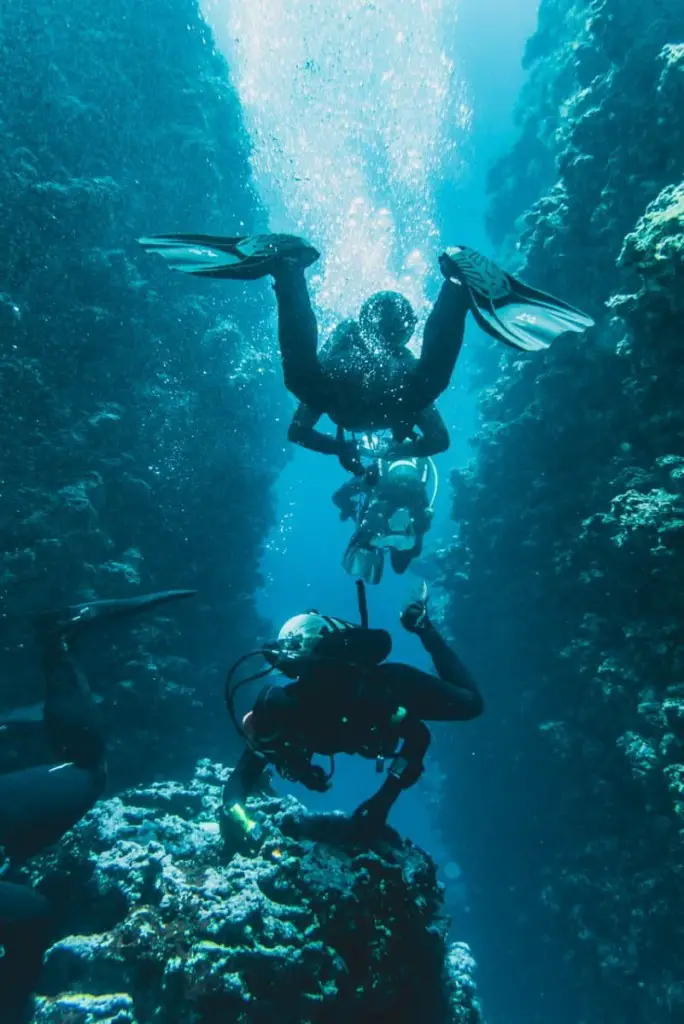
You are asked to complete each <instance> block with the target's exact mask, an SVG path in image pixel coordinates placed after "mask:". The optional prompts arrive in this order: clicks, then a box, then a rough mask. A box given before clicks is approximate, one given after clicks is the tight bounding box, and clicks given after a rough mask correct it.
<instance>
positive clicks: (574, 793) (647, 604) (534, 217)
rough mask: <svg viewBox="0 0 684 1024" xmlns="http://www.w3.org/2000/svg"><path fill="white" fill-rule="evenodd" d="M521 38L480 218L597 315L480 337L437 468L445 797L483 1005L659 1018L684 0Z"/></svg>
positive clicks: (670, 853) (668, 965) (548, 1013)
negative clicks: (440, 479)
mask: <svg viewBox="0 0 684 1024" xmlns="http://www.w3.org/2000/svg"><path fill="white" fill-rule="evenodd" d="M527 61H528V65H529V66H530V69H531V73H530V78H529V83H528V85H527V87H526V91H525V94H524V96H523V98H522V101H521V105H520V109H519V114H518V120H519V124H520V127H521V138H520V142H519V144H518V146H517V147H516V148H515V150H514V151H513V152H512V153H511V154H509V156H508V157H507V158H506V159H505V160H504V161H503V162H502V163H501V164H500V165H499V166H497V167H496V168H495V169H494V171H493V172H492V175H491V179H490V185H491V188H492V190H493V195H492V215H491V216H492V227H493V228H494V229H495V236H496V240H497V241H498V242H500V243H501V244H502V246H503V250H504V251H505V252H506V253H507V254H508V255H509V256H510V251H511V247H510V239H511V238H513V237H515V238H516V239H518V240H519V243H520V244H519V250H518V269H519V270H520V272H521V274H522V275H523V276H524V277H525V279H526V280H529V282H530V283H531V284H533V285H536V286H537V287H541V288H544V289H547V290H549V291H551V292H554V293H556V294H560V295H562V296H563V297H565V298H566V299H568V300H569V301H571V302H575V303H577V304H578V305H581V306H582V307H584V308H586V309H587V310H588V311H589V312H590V313H592V315H594V316H595V317H596V318H597V321H598V325H597V328H596V329H595V330H593V331H592V332H590V333H589V334H588V335H586V336H585V337H583V338H581V339H579V340H578V339H577V338H575V337H572V338H570V337H568V338H567V339H561V340H560V342H559V343H558V344H556V345H554V347H553V349H552V350H551V351H549V352H548V353H546V354H544V355H542V356H536V355H535V356H533V357H532V356H530V357H526V356H525V357H522V356H519V355H514V354H506V355H504V356H502V364H501V374H500V377H499V380H498V381H497V382H496V384H495V385H494V386H492V387H491V388H489V389H488V391H487V392H486V393H485V395H484V398H483V401H482V405H481V413H482V426H481V430H480V432H479V436H478V437H477V438H476V439H475V442H474V445H475V452H474V455H475V458H474V462H473V464H472V466H471V468H470V469H469V470H468V471H466V472H464V473H462V474H459V475H458V476H457V477H456V479H455V480H454V507H453V517H454V520H455V522H456V523H457V524H458V534H457V537H456V538H455V540H454V543H453V545H452V546H451V547H450V548H449V549H448V550H445V551H444V552H443V553H442V557H441V572H442V582H443V585H444V588H445V590H446V592H447V596H448V601H447V606H446V610H445V619H446V624H447V625H448V627H449V628H450V630H451V632H452V633H453V634H454V636H456V637H457V638H459V640H460V641H462V644H465V647H466V649H467V651H468V653H469V656H470V660H471V661H472V663H473V666H474V668H475V669H476V670H477V671H478V673H479V675H480V677H481V681H482V684H483V687H484V688H485V693H486V697H487V700H488V707H487V715H486V716H485V719H483V721H482V724H481V726H479V727H478V730H477V732H476V733H474V734H473V735H474V737H475V738H474V739H473V743H472V744H469V745H468V746H467V749H464V750H463V752H462V753H458V752H456V751H455V752H454V754H453V758H452V762H451V764H450V765H449V771H450V773H453V776H454V778H455V780H456V781H455V783H454V788H455V793H454V795H453V799H452V801H451V802H450V806H449V809H448V810H447V814H448V815H451V831H452V835H453V836H454V841H455V843H456V845H457V849H458V853H459V856H460V859H461V861H462V862H463V865H464V868H465V874H466V878H468V879H469V883H470V903H471V909H472V912H473V918H472V919H473V931H471V933H470V934H471V937H473V938H474V937H475V934H474V933H475V931H479V934H480V940H479V942H480V945H479V946H478V942H477V941H475V943H474V945H475V953H476V956H479V957H480V959H481V961H482V979H483V983H482V990H483V994H484V996H485V1001H486V1009H487V1011H488V1016H489V1015H490V1014H491V1020H492V1021H493V1022H494V1024H499V1022H501V1024H503V1022H509V1021H510V1020H511V1017H510V1010H508V1011H507V1010H506V1007H505V1004H504V1005H499V1004H498V1003H497V995H496V987H497V985H498V987H499V988H501V980H502V978H505V979H506V984H505V985H504V986H503V988H504V990H505V991H506V997H507V999H509V1000H512V1002H513V1004H514V1005H518V1006H519V1007H520V1010H521V1015H520V1018H519V1019H520V1020H525V1021H526V1022H528V1024H532V1022H535V1024H537V1022H538V1024H542V1022H547V1021H549V1020H554V1021H555V1022H558V1024H561V1022H562V1024H577V1021H579V1020H581V1021H582V1022H584V1024H599V1022H601V1024H623V1022H624V1021H627V1020H628V1021H630V1024H632V1022H633V1024H641V1022H643V1024H646V1022H648V1024H666V1022H667V1024H670V1022H672V1024H674V1022H675V1021H679V1020H681V1019H682V1018H683V1017H684V979H683V977H682V971H681V950H682V948H684V947H683V944H684V924H683V922H684V876H683V874H682V867H681V865H682V849H683V848H682V839H683V837H684V820H683V815H684V682H683V680H684V628H683V626H682V622H683V621H684V588H683V587H682V569H683V566H684V355H683V352H684V349H683V348H682V345H683V343H684V181H683V178H684V7H683V6H682V4H681V0H653V2H651V3H648V4H638V3H636V2H634V0H595V2H593V3H574V4H572V3H563V2H559V0H542V3H541V8H540V13H539V31H538V33H537V35H536V36H535V37H534V38H533V39H532V40H531V41H530V43H529V46H528V53H527ZM533 193H534V194H535V196H536V201H534V202H532V203H531V199H532V197H533ZM530 203H531V205H530ZM460 780H463V782H462V784H461V782H460ZM485 943H486V945H485ZM495 982H496V984H495ZM490 993H491V995H490Z"/></svg>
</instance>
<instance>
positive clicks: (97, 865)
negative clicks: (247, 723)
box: [30, 761, 481, 1024]
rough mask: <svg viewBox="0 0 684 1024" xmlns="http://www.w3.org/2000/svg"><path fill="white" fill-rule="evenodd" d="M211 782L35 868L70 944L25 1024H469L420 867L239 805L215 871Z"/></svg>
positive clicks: (459, 950) (316, 821)
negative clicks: (236, 828)
mask: <svg viewBox="0 0 684 1024" xmlns="http://www.w3.org/2000/svg"><path fill="white" fill-rule="evenodd" d="M222 774H223V773H222V770H221V769H220V767H219V766H218V765H215V764H212V763H210V762H209V761H203V762H200V764H199V765H198V770H197V773H196V776H195V778H194V779H193V780H192V782H190V783H187V784H180V783H157V784H152V785H151V786H149V787H147V788H140V789H137V790H133V791H130V792H127V793H124V794H123V795H122V796H120V797H115V798H114V799H112V800H109V801H107V802H103V803H101V804H99V805H98V806H97V807H96V808H95V809H94V810H93V811H92V812H90V814H89V815H88V817H87V818H86V819H85V820H84V821H83V822H82V823H81V824H80V825H78V826H77V828H76V829H75V830H74V831H73V833H72V834H71V835H70V836H69V837H67V838H66V839H65V840H64V841H63V842H62V844H61V845H60V846H59V847H58V848H57V849H56V850H55V851H54V852H53V853H51V854H49V855H46V856H44V857H42V858H41V859H40V860H39V861H38V862H36V864H35V865H34V867H33V868H32V870H31V872H30V874H31V880H32V882H33V883H34V884H37V886H38V888H39V889H40V890H41V891H43V892H45V893H46V894H48V895H49V896H50V898H51V900H52V901H53V904H54V905H55V906H56V908H57V909H58V911H59V915H60V918H61V920H62V923H63V931H64V930H67V931H71V934H68V933H67V934H65V935H64V937H63V938H61V939H60V940H59V941H57V942H56V943H55V944H54V945H53V946H52V947H51V948H50V949H49V951H48V953H47V956H46V965H45V970H44V976H43V980H42V984H41V986H40V995H39V996H38V997H37V1001H36V1008H35V1012H34V1017H33V1024H57V1022H59V1024H65V1022H66V1021H69V1024H96V1022H97V1024H100V1022H102V1024H104V1022H107V1024H152V1022H154V1024H199V1022H203V1024H208V1022H209V1021H213V1020H216V1021H219V1020H220V1021H222V1022H228V1021H232V1022H235V1024H247V1022H249V1024H270V1022H271V1021H272V1022H276V1021H277V1022H278V1024H307V1022H311V1024H314V1022H325V1024H328V1022H330V1024H335V1022H340V1024H341V1022H342V1021H348V1020H350V1019H354V1020H358V1021H359V1022H360V1024H372V1022H378V1024H379V1022H380V1021H386V1020H391V1019H396V1020H401V1021H406V1022H407V1024H410V1022H415V1024H430V1022H434V1024H478V1022H479V1021H480V1020H481V1016H480V1013H479V1008H478V1003H477V999H476V996H475V992H474V986H473V980H472V971H473V966H474V965H473V961H472V958H471V956H470V954H469V951H468V948H467V947H466V946H464V945H462V944H453V945H451V946H448V945H447V943H446V939H445V935H446V930H447V922H446V920H445V919H444V917H443V914H442V908H441V904H442V897H441V887H440V886H439V884H438V883H437V881H436V877H435V866H434V864H433V862H432V861H431V860H430V858H429V857H428V856H427V855H426V854H424V853H423V852H422V851H421V850H419V849H418V848H416V847H415V846H413V845H412V844H411V843H409V842H407V841H405V840H401V839H400V838H399V836H397V835H396V833H393V832H392V831H391V830H389V829H388V830H386V833H385V834H384V835H383V837H382V838H380V839H378V840H376V841H375V842H373V843H372V844H371V845H370V846H369V845H368V843H362V842H359V841H358V839H355V838H354V834H353V832H352V831H351V826H350V822H349V820H348V819H347V818H345V817H343V816H342V815H340V814H335V813H333V814H330V815H311V814H308V813H307V812H306V811H305V810H304V808H303V807H302V806H301V804H299V803H298V801H296V800H295V799H294V798H292V797H286V798H284V799H276V798H275V797H273V796H272V795H269V794H267V793H264V794H262V795H261V796H258V797H254V798H250V800H249V802H248V811H249V814H250V815H251V816H252V817H253V818H254V819H255V820H257V821H258V822H259V824H260V828H261V834H260V839H259V842H258V843H255V844H254V846H253V848H252V849H250V850H247V849H246V850H244V851H243V852H240V853H237V854H236V855H235V856H233V857H232V858H229V857H227V856H226V854H225V852H224V851H223V848H222V842H221V838H220V836H219V834H218V828H217V826H216V824H215V822H216V814H217V808H218V803H219V799H220V790H219V788H218V784H219V780H220V776H221V775H222Z"/></svg>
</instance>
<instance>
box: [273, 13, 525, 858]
mask: <svg viewBox="0 0 684 1024" xmlns="http://www.w3.org/2000/svg"><path fill="white" fill-rule="evenodd" d="M458 10H459V20H458V22H457V23H456V25H455V26H452V28H451V31H452V32H453V34H454V37H455V43H454V41H453V40H452V46H454V47H455V49H456V50H457V51H458V53H459V55H460V57H461V60H462V61H463V69H464V73H465V76H466V79H467V85H468V90H469V93H470V95H471V96H472V104H473V118H474V125H473V129H472V132H471V135H470V137H469V138H468V140H467V142H466V150H467V166H466V167H465V168H464V170H463V172H462V175H461V176H460V177H459V178H457V179H456V180H455V181H453V182H450V187H449V190H448V193H447V194H443V193H442V191H441V189H440V185H441V184H442V183H441V182H439V181H434V182H433V183H432V185H433V189H434V192H435V195H436V207H437V214H438V228H439V231H440V237H441V239H442V240H443V241H444V242H455V241H462V242H467V243H468V244H469V245H473V246H474V247H476V248H480V249H483V250H484V251H489V249H490V243H489V241H488V239H487V237H486V233H485V229H484V212H485V206H486V196H485V189H484V179H485V174H486V171H487V168H488V167H489V166H490V165H491V163H492V162H493V161H494V160H495V159H496V157H497V156H498V155H499V154H500V153H502V152H504V151H505V150H506V148H507V147H508V146H510V144H511V142H512V140H513V138H514V129H513V124H512V107H513V103H514V101H515V98H516V96H517V94H518V92H519V89H520V86H521V85H522V81H523V75H522V72H521V70H520V66H519V65H520V59H521V55H522V50H523V46H524V42H525V40H526V38H527V37H528V36H529V35H530V34H531V33H532V31H533V29H534V25H535V19H536V3H535V0H507V2H505V3H504V2H503V0H463V2H462V3H461V4H460V5H459V7H458ZM369 170H370V172H371V175H372V162H371V165H370V168H369ZM376 186H377V187H378V189H381V182H379V181H378V182H376ZM314 215H315V212H314ZM279 226H280V225H279ZM433 255H436V253H434V254H433ZM430 283H431V285H432V291H433V294H434V292H435V291H436V288H437V284H438V281H437V278H436V276H435V278H434V280H432V281H431V282H430ZM482 344H483V341H482V335H481V334H480V333H479V332H478V331H477V329H476V328H474V327H472V325H469V328H468V331H467V333H466V343H465V346H464V352H463V354H462V357H461V360H460V361H459V364H458V367H457V369H456V373H455V375H454V379H453V381H452V387H451V388H450V390H449V391H448V392H447V393H446V394H445V395H444V396H443V398H442V399H441V400H440V402H439V406H440V410H441V412H442V415H443V416H444V419H445V421H446V423H447V426H448V428H449V431H450V435H451V439H452V443H451V447H450V449H449V451H448V452H446V453H445V454H444V455H442V456H440V457H439V459H438V460H437V461H438V466H439V473H440V479H441V485H440V494H439V498H438V504H437V510H436V515H435V522H434V525H433V529H432V531H431V533H430V534H429V545H428V547H429V546H430V545H432V546H439V538H440V534H444V535H445V536H448V535H449V532H451V533H452V534H453V523H452V521H451V498H450V493H449V492H450V488H449V482H448V481H449V474H450V472H451V470H452V469H454V468H456V467H459V466H462V465H464V464H465V463H466V462H467V461H468V458H469V446H468V438H469V437H470V436H471V435H472V433H473V432H474V430H475V427H476V420H475V401H476V396H474V395H473V394H472V392H471V390H470V389H469V387H468V369H469V365H470V364H471V363H472V362H473V361H474V360H475V359H476V358H477V351H478V346H482ZM293 407H294V406H293ZM327 427H328V429H333V428H332V425H331V424H329V423H328V424H327ZM279 428H280V429H281V430H282V432H283V435H284V434H285V424H280V425H279ZM344 479H345V474H344V472H343V471H342V469H341V468H340V467H339V465H338V464H337V461H336V460H334V459H330V458H324V457H323V456H320V455H317V454H315V453H312V452H307V451H303V450H301V449H295V451H294V455H293V457H292V460H291V462H290V463H289V464H288V466H287V468H286V469H285V471H284V472H283V474H282V476H281V478H280V483H279V488H278V513H277V516H278V526H277V527H276V529H275V530H274V531H273V533H272V535H271V538H270V541H269V546H268V550H267V552H266V555H265V557H264V559H263V561H262V573H263V575H264V577H265V580H266V584H265V587H264V589H263V591H262V592H261V594H260V597H259V610H260V612H261V613H262V614H263V615H264V616H265V617H266V618H268V619H270V620H271V621H272V622H273V623H274V624H277V625H279V624H280V623H282V622H283V621H285V620H286V619H287V618H289V617H290V616H291V615H293V614H296V613H297V612H298V611H301V610H305V609H307V608H312V607H316V608H319V609H321V610H323V611H325V612H326V613H329V614H334V615H339V616H342V617H346V618H350V619H355V618H356V617H357V614H358V612H357V607H356V594H355V589H354V585H353V581H352V580H351V579H350V577H348V576H347V575H346V574H345V573H344V572H343V570H342V567H341V557H342V552H343V551H344V548H345V547H346V544H347V542H348V540H349V537H350V532H351V528H350V524H349V523H340V522H339V520H338V517H337V512H336V510H335V508H334V506H333V505H332V503H331V500H330V496H331V495H332V493H333V491H334V490H336V489H337V487H339V486H340V484H341V483H342V482H343V480H344ZM418 580H419V578H418V576H415V575H412V574H411V573H410V572H409V573H407V575H406V576H404V577H397V576H393V575H392V574H391V573H387V574H386V575H385V578H384V580H383V582H382V583H381V585H380V586H379V587H376V588H369V605H370V614H371V618H372V622H373V624H374V625H377V626H381V627H384V628H385V629H388V630H390V632H391V633H392V636H393V639H394V648H393V655H392V656H393V657H395V658H397V659H398V660H402V661H409V662H412V663H414V664H416V665H419V666H420V667H424V668H429V667H430V664H429V659H428V658H427V657H426V655H425V653H424V652H423V650H422V648H421V645H420V643H419V642H418V641H417V640H416V639H415V638H414V637H411V636H409V635H407V634H406V633H404V632H403V630H402V629H401V627H400V625H399V623H398V615H399V612H400V610H401V608H402V607H403V604H404V603H405V602H406V601H407V600H409V599H410V598H411V596H412V595H413V593H414V591H415V590H416V587H417V584H418ZM472 735H473V734H472V731H471V730H470V729H469V730H467V731H464V732H463V733H460V734H459V735H458V736H457V738H456V740H457V742H462V743H469V742H471V737H472ZM440 740H441V742H452V741H453V735H451V734H449V733H445V732H444V730H443V729H442V730H438V735H437V737H436V742H435V743H434V745H433V753H432V759H433V760H434V758H435V756H436V757H437V758H439V749H440ZM426 775H427V778H426V779H424V780H423V781H421V782H420V783H419V784H418V785H417V786H416V787H415V788H414V789H413V790H411V791H409V792H408V793H406V794H405V795H404V796H403V797H402V799H401V800H400V801H398V802H397V805H396V806H395V808H394V810H393V812H392V816H391V819H390V821H391V824H392V825H394V826H395V827H396V828H398V829H399V830H401V831H402V832H404V833H405V834H407V835H409V836H410V837H411V838H412V839H414V840H415V841H416V842H418V843H420V844H421V845H423V846H425V847H426V848H427V849H429V850H430V852H431V853H432V854H433V856H435V857H436V859H437V860H438V863H440V864H442V865H443V864H444V863H445V862H448V861H450V860H451V857H450V856H449V853H448V850H447V849H446V847H445V845H444V843H443V841H442V838H441V836H440V834H439V829H438V824H437V822H436V820H435V816H434V813H433V812H432V811H431V810H430V808H429V805H426V795H429V793H430V789H431V785H432V783H431V780H430V778H429V769H428V772H427V773H426ZM281 785H282V786H283V787H287V788H289V789H291V790H292V791H294V792H296V793H297V795H298V796H299V797H300V798H301V799H302V800H304V801H305V802H306V803H307V804H308V805H309V806H311V807H330V806H335V807H338V808H340V809H342V810H345V811H348V810H352V809H353V808H354V807H355V806H357V805H358V803H359V802H360V801H361V800H363V799H365V798H366V797H367V796H368V795H369V793H371V792H372V791H373V790H374V788H376V787H377V785H378V780H377V777H376V775H375V772H374V766H373V764H372V763H370V762H364V761H361V760H360V759H354V758H351V757H345V756H342V757H340V758H338V759H337V771H336V777H335V788H334V790H333V791H332V792H331V793H329V794H326V795H324V796H319V795H316V794H311V793H309V792H308V791H307V790H305V789H303V787H301V786H296V785H292V784H284V783H281Z"/></svg>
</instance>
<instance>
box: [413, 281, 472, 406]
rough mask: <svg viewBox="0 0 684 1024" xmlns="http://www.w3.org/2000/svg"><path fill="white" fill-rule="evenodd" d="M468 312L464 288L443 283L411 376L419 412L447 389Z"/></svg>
mask: <svg viewBox="0 0 684 1024" xmlns="http://www.w3.org/2000/svg"><path fill="white" fill-rule="evenodd" d="M468 309H469V299H468V292H467V289H466V288H464V287H463V286H462V285H460V284H455V283H454V282H453V281H445V282H444V284H443V285H442V287H441V290H440V293H439V295H438V296H437V301H436V302H435V304H434V306H433V308H432V312H431V313H430V315H429V317H428V318H427V321H426V323H425V329H424V331H423V347H422V349H421V352H420V358H419V360H418V363H417V365H416V369H415V375H414V385H413V387H414V392H415V405H416V406H417V407H420V408H421V409H423V408H425V406H427V405H429V404H430V403H431V402H434V401H435V399H436V398H437V397H438V396H439V395H441V394H442V392H443V391H446V389H447V388H448V387H449V382H450V380H451V375H452V373H453V371H454V366H455V365H456V360H457V359H458V355H459V352H460V351H461V346H462V344H463V335H464V333H465V322H466V315H467V313H468Z"/></svg>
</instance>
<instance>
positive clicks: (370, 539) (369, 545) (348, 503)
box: [332, 456, 437, 584]
mask: <svg viewBox="0 0 684 1024" xmlns="http://www.w3.org/2000/svg"><path fill="white" fill-rule="evenodd" d="M431 477H432V479H433V495H432V498H430V496H429V495H428V481H429V479H430V478H431ZM436 481H437V470H436V468H435V466H434V463H433V462H432V460H431V459H430V460H427V459H396V460H390V459H385V458H384V457H382V456H381V457H380V458H378V459H377V460H376V462H375V464H374V465H373V466H371V467H370V468H369V469H368V470H367V471H366V473H365V474H364V476H362V477H361V476H353V477H351V479H349V480H347V481H346V482H345V483H344V484H343V485H342V486H341V487H340V488H338V490H337V491H335V493H334V494H333V497H332V500H333V502H334V504H335V505H336V506H337V508H338V509H339V510H340V519H341V520H342V521H343V522H344V521H345V520H347V519H351V518H355V519H356V522H357V528H356V530H355V532H354V535H353V537H352V538H351V540H350V541H349V544H348V545H347V550H346V551H345V553H344V558H343V560H342V564H343V566H344V568H345V570H346V572H348V573H349V575H350V576H357V577H360V578H361V579H363V580H365V582H366V583H373V584H377V583H380V581H381V579H382V574H383V570H384V563H385V551H388V552H389V557H390V562H391V564H392V568H393V569H394V571H395V572H396V573H397V574H399V575H401V574H403V573H405V572H406V570H407V569H408V567H409V565H410V564H411V562H412V561H413V559H414V558H418V557H419V555H420V554H421V553H422V550H423V540H424V538H425V534H426V533H427V531H428V530H429V529H430V526H431V524H432V515H433V502H434V498H435V496H436V493H437V482H436Z"/></svg>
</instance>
